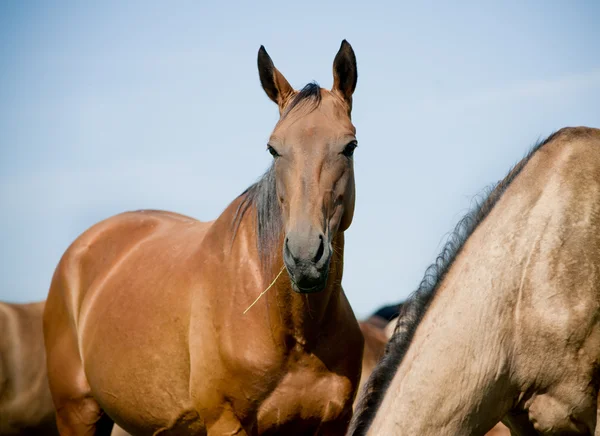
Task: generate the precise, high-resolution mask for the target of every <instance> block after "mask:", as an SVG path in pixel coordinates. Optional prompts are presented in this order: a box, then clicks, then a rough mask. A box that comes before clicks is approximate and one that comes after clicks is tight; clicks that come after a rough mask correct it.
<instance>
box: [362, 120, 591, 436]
mask: <svg viewBox="0 0 600 436" xmlns="http://www.w3.org/2000/svg"><path fill="white" fill-rule="evenodd" d="M463 230H464V229H463ZM471 231H472V233H470V236H468V239H466V241H464V244H463V245H462V246H461V247H460V248H459V249H458V250H457V252H456V256H455V257H454V258H453V259H447V261H448V262H447V265H446V266H447V268H446V269H445V270H443V271H438V273H439V282H438V283H437V285H436V286H435V287H434V288H429V289H427V288H423V290H422V291H421V290H420V291H418V292H417V294H415V295H414V296H413V297H412V298H411V299H410V300H409V302H405V304H404V308H403V311H402V313H401V317H400V318H399V321H398V322H399V325H398V327H397V329H396V332H395V333H394V337H392V339H391V342H390V345H389V348H388V355H387V356H386V357H384V359H383V361H382V362H383V363H382V364H381V366H380V367H379V368H377V369H376V370H375V371H374V373H373V376H372V378H371V380H370V382H369V386H368V388H367V389H366V390H365V393H364V396H363V398H362V399H361V401H360V402H359V406H358V407H357V410H359V412H358V413H357V415H356V416H355V417H354V418H353V423H352V428H351V433H352V434H366V433H367V431H368V434H373V435H378V434H398V435H400V434H422V435H434V434H435V435H444V434H447V435H454V434H484V433H485V432H486V431H488V430H489V429H490V428H491V427H492V426H493V425H494V424H495V423H496V422H497V421H498V420H499V419H501V418H502V419H503V421H504V422H505V423H506V424H507V425H508V426H509V427H510V428H511V430H512V431H513V434H532V433H533V434H535V432H540V433H543V434H587V435H591V434H594V431H595V428H596V410H597V396H598V387H599V386H598V385H599V380H600V374H599V372H598V369H599V368H600V131H599V130H597V129H588V128H573V129H563V130H561V131H559V132H558V133H557V134H555V135H553V136H551V137H550V138H549V139H548V140H547V141H545V142H544V143H543V144H541V146H540V147H539V148H537V149H536V151H535V152H533V153H532V154H531V155H530V156H529V157H528V158H527V159H525V160H524V161H522V162H521V163H520V164H519V165H517V167H516V168H515V170H513V171H512V172H511V173H510V174H509V176H508V177H507V179H505V181H503V182H501V183H500V185H499V186H498V187H497V188H496V189H495V191H493V192H492V193H491V195H490V197H489V198H488V200H487V202H486V203H484V204H483V206H482V208H481V209H480V210H479V212H478V213H477V215H476V217H475V227H474V228H473V229H472V230H471ZM466 232H467V233H469V230H467V231H466ZM388 386H389V387H388ZM386 388H387V389H386Z"/></svg>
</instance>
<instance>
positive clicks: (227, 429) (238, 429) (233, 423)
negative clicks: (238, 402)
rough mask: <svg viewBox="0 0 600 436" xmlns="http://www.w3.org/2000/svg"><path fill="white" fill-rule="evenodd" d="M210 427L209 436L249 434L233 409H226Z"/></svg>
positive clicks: (240, 435) (243, 435) (246, 435)
mask: <svg viewBox="0 0 600 436" xmlns="http://www.w3.org/2000/svg"><path fill="white" fill-rule="evenodd" d="M207 427H208V436H217V435H218V436H248V433H246V429H244V427H243V426H242V423H241V422H240V420H239V419H238V418H237V416H235V414H234V413H233V410H231V409H229V408H227V409H225V410H224V411H223V412H222V413H221V415H220V416H219V418H218V419H217V420H216V421H215V422H214V423H212V424H211V425H209V426H207Z"/></svg>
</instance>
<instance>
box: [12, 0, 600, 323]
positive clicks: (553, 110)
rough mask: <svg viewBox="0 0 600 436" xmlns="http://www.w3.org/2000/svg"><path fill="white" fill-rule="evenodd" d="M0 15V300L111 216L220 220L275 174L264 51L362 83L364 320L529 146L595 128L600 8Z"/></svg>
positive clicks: (47, 10)
mask: <svg viewBox="0 0 600 436" xmlns="http://www.w3.org/2000/svg"><path fill="white" fill-rule="evenodd" d="M84 3H86V2H74V1H73V2H60V1H58V2H52V3H51V4H50V3H49V2H34V1H30V2H1V3H0V200H1V204H2V214H0V246H1V247H2V248H1V251H0V299H2V300H9V301H29V300H37V299H43V298H45V294H46V293H47V289H48V285H49V282H50V279H51V276H52V273H53V270H54V268H55V266H56V264H57V262H58V260H59V258H60V256H61V255H62V253H63V252H64V250H65V249H66V248H67V246H68V245H69V244H70V243H71V242H72V241H73V240H74V239H75V238H76V237H77V236H78V235H79V234H80V233H81V232H82V231H84V230H85V229H86V228H88V227H89V226H91V225H92V224H94V223H95V222H97V221H99V220H101V219H104V218H106V217H108V216H110V215H113V214H115V213H118V212H121V211H124V210H131V209H140V208H158V209H168V210H173V211H176V212H180V213H184V214H189V215H192V216H195V217H197V218H200V219H205V220H208V219H213V218H214V217H216V216H217V215H218V214H219V213H220V212H221V211H222V210H223V208H224V207H225V206H226V205H227V204H228V203H229V202H230V201H231V200H232V199H233V198H234V197H235V196H236V195H238V194H239V193H240V192H241V191H242V190H243V189H244V188H246V187H247V186H248V185H249V184H250V183H252V182H253V181H254V180H255V179H256V178H257V177H258V176H259V175H260V174H262V173H263V171H264V170H265V169H266V168H267V166H268V165H269V163H270V159H271V157H270V155H269V154H268V153H267V151H266V150H265V144H266V140H267V138H268V136H269V134H270V132H271V129H272V128H273V126H274V124H275V122H276V120H277V108H276V107H275V105H274V104H273V103H271V101H270V100H269V99H268V98H267V97H266V95H265V94H264V92H263V90H262V89H261V87H260V83H259V80H258V73H257V70H256V55H257V51H258V48H259V46H260V45H261V44H264V45H265V47H266V48H267V50H268V51H269V54H270V55H271V57H272V58H273V60H274V62H275V65H276V66H277V67H278V68H279V69H280V70H281V71H282V72H283V73H284V74H285V75H286V77H287V78H288V80H289V81H290V83H291V84H292V85H293V86H295V87H296V88H300V87H302V86H303V85H304V84H306V83H307V82H309V81H311V80H316V81H317V82H319V83H320V84H321V85H322V86H325V87H330V86H331V83H332V76H331V65H332V61H333V58H334V56H335V53H336V51H337V49H338V48H339V44H340V42H341V40H342V39H343V38H346V39H348V41H349V42H350V43H351V44H352V46H353V47H354V50H355V52H356V55H357V59H358V69H359V80H358V87H357V90H356V93H355V96H354V111H353V120H354V123H355V125H356V127H357V136H358V139H359V142H360V147H359V149H358V150H357V151H356V154H355V168H356V183H357V210H356V214H355V219H354V223H353V225H352V227H351V228H350V229H349V231H348V232H347V244H346V268H345V275H344V287H345V289H346V293H347V294H348V296H349V298H350V301H351V303H352V305H353V307H354V309H355V311H356V312H357V314H358V315H360V316H365V315H367V314H368V313H369V312H371V311H372V310H374V309H375V308H377V307H378V306H380V305H382V304H384V303H389V302H395V301H399V300H401V299H403V298H404V297H406V296H407V295H408V294H409V293H410V292H412V291H413V290H414V289H415V288H416V286H417V284H418V282H419V281H420V279H421V278H422V275H423V272H424V270H425V268H426V267H427V265H428V264H429V263H431V262H432V261H433V259H434V258H435V256H436V255H437V253H438V251H439V249H440V246H441V243H442V241H443V238H444V235H446V234H447V233H448V232H449V231H450V230H451V229H452V227H453V226H454V224H455V223H456V221H458V219H460V217H461V216H462V215H463V214H464V213H465V212H466V211H467V210H468V209H469V207H470V205H471V202H472V199H473V197H474V196H475V195H476V194H478V193H479V192H481V190H482V189H483V188H484V187H485V186H487V185H488V184H490V183H492V182H495V181H497V180H499V179H501V178H502V177H503V176H504V175H505V173H506V172H507V171H508V169H509V168H510V167H511V166H512V165H513V164H514V163H516V162H517V161H518V160H519V159H520V158H521V157H522V156H523V155H524V154H525V153H526V152H527V150H528V149H529V148H530V146H532V145H533V143H534V142H535V141H536V140H537V139H538V138H543V137H545V136H547V135H548V134H550V133H551V132H552V131H554V130H557V129H559V128H561V127H563V126H569V125H589V126H595V127H600V106H599V104H598V102H600V56H598V55H597V53H598V45H599V44H600V28H599V27H598V26H597V23H598V19H599V18H600V3H598V2H591V1H590V2H583V1H581V2H541V1H540V2H521V1H518V2H517V1H510V2H458V3H460V4H454V3H457V2H444V3H442V2H437V3H433V2H399V1H385V2H375V1H369V2H366V1H362V2H354V1H345V2H317V1H311V0H309V1H304V2H302V3H286V2H281V1H278V2H260V3H259V2H252V3H254V4H252V3H251V2H241V1H240V2H229V3H228V2H216V1H202V2H198V1H181V2H157V3H151V2H147V1H132V2H127V3H126V4H125V2H118V1H103V2H95V4H93V5H92V4H91V2H87V4H84Z"/></svg>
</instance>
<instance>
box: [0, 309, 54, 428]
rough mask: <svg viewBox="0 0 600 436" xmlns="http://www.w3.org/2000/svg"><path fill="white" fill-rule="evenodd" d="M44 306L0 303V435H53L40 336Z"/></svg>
mask: <svg viewBox="0 0 600 436" xmlns="http://www.w3.org/2000/svg"><path fill="white" fill-rule="evenodd" d="M43 313H44V302H43V301H40V302H36V303H29V304H11V303H4V302H0V332H1V333H0V435H2V436H12V435H15V436H16V435H32V436H33V435H48V436H51V435H55V434H58V431H57V429H56V424H55V419H54V406H53V405H52V397H51V396H50V389H49V388H48V378H47V377H46V357H45V356H46V353H45V352H44V336H43V333H42V316H43Z"/></svg>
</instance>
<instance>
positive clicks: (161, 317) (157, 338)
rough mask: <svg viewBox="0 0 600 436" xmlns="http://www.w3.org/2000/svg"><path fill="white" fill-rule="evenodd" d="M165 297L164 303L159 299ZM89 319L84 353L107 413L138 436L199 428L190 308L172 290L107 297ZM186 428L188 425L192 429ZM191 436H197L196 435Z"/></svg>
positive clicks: (113, 290) (112, 291)
mask: <svg viewBox="0 0 600 436" xmlns="http://www.w3.org/2000/svg"><path fill="white" fill-rule="evenodd" d="M158 292H161V293H162V298H160V297H159V296H157V295H153V294H156V293H158ZM101 294H102V303H101V304H97V305H96V307H95V308H94V309H93V310H92V309H90V310H89V311H88V312H87V314H86V319H85V322H84V323H83V331H82V332H81V334H80V350H81V353H82V357H83V366H84V371H85V375H86V378H87V379H88V382H89V384H90V387H91V391H92V394H93V396H94V398H95V399H96V400H97V401H98V403H99V404H100V406H101V407H102V409H103V410H104V411H105V412H107V413H108V415H109V416H110V417H111V418H112V419H113V420H115V421H116V422H117V423H118V424H119V425H121V426H122V427H123V428H124V429H126V430H129V431H130V432H132V433H136V434H137V433H140V434H146V433H150V434H151V433H153V432H154V431H156V430H158V429H166V428H171V427H173V426H180V425H182V423H181V421H182V420H183V421H185V422H186V423H187V424H189V425H192V426H193V425H195V424H194V421H195V420H194V419H193V416H194V413H193V409H192V408H191V407H190V399H189V351H188V340H187V338H188V320H187V317H186V315H185V314H186V313H187V311H189V307H186V304H185V302H186V301H187V300H186V298H184V296H183V297H182V296H176V297H177V298H170V297H174V295H173V294H174V292H169V290H168V289H160V291H157V290H156V289H144V288H143V287H141V288H136V287H133V288H130V289H123V288H122V287H121V286H119V284H118V283H112V286H110V287H108V288H106V289H104V290H102V291H101ZM187 424H186V425H187ZM190 433H191V432H190Z"/></svg>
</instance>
